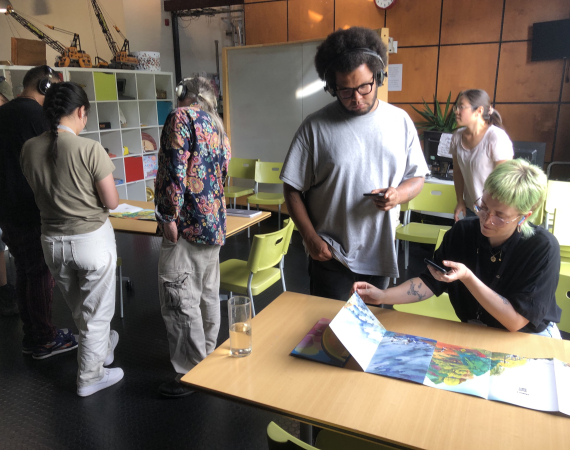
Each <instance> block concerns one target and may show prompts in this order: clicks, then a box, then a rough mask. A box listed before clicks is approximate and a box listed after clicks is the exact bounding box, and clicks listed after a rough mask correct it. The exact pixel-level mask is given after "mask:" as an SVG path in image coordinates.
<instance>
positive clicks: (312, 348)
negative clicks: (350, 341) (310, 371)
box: [291, 318, 350, 367]
mask: <svg viewBox="0 0 570 450" xmlns="http://www.w3.org/2000/svg"><path fill="white" fill-rule="evenodd" d="M330 322H331V320H330V319H326V318H323V319H321V320H319V321H318V322H317V323H316V324H315V326H314V327H313V328H311V331H309V332H308V333H307V335H306V336H305V337H304V338H303V340H302V341H301V342H299V345H297V347H295V348H294V349H293V351H292V352H291V355H293V356H297V357H299V358H305V359H310V360H312V361H317V362H321V363H324V364H329V365H331V366H337V367H343V366H344V365H345V364H346V362H347V361H348V358H350V353H348V351H347V350H346V348H344V346H343V345H342V344H341V342H340V341H339V340H338V338H337V337H336V336H335V334H334V333H333V332H332V331H331V329H330V328H329V324H330Z"/></svg>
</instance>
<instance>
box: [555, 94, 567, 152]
mask: <svg viewBox="0 0 570 450" xmlns="http://www.w3.org/2000/svg"><path fill="white" fill-rule="evenodd" d="M554 161H570V105H568V104H566V105H561V106H560V118H559V119H558V130H557V133H556V144H555V146H554Z"/></svg>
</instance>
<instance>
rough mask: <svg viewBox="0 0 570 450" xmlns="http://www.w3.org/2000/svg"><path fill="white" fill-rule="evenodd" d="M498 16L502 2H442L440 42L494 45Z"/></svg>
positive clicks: (499, 25)
mask: <svg viewBox="0 0 570 450" xmlns="http://www.w3.org/2000/svg"><path fill="white" fill-rule="evenodd" d="M397 6H398V5H396V7H397ZM502 15H503V2H502V1H499V0H451V1H449V0H448V1H445V2H443V14H442V24H441V43H442V44H464V43H470V42H496V41H498V40H499V38H500V35H501V18H502Z"/></svg>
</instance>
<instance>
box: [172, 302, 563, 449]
mask: <svg viewBox="0 0 570 450" xmlns="http://www.w3.org/2000/svg"><path fill="white" fill-rule="evenodd" d="M342 305H343V303H342V302H339V301H336V300H328V299H323V298H319V297H311V296H308V295H302V294H295V293H292V292H285V293H283V294H282V295H280V296H279V297H278V298H277V299H276V300H274V301H273V302H272V303H271V304H270V305H269V306H268V307H266V308H265V309H264V310H263V311H261V312H260V313H259V314H258V315H257V316H256V317H255V318H254V319H253V322H252V328H253V352H252V354H251V355H250V356H248V357H245V358H232V357H230V356H229V341H226V342H225V343H223V344H222V345H221V346H220V347H219V348H218V349H216V350H215V351H214V353H212V354H211V355H210V356H208V357H207V358H206V359H205V360H204V361H202V362H201V363H200V364H198V365H197V366H196V367H195V368H194V369H192V371H190V372H189V373H188V374H186V375H185V376H184V377H183V378H182V381H183V382H185V383H188V384H190V385H191V386H193V387H194V388H196V389H199V390H203V391H206V392H208V393H211V394H213V395H217V396H221V397H224V398H227V399H231V400H235V401H238V402H242V403H246V404H249V405H253V406H256V407H259V408H262V409H266V410H270V411H273V412H277V413H279V414H282V415H285V416H288V417H292V418H294V419H296V420H299V421H301V422H304V423H308V424H313V425H319V426H321V427H325V428H329V429H332V430H337V431H341V432H343V433H346V434H351V435H355V436H360V437H364V438H366V439H369V440H372V441H377V442H385V443H393V444H394V443H397V444H399V445H402V446H405V447H413V448H421V449H438V450H439V449H454V450H455V449H476V450H480V449H481V448H487V447H488V448H493V449H495V448H497V449H499V448H500V449H511V448H512V449H516V450H520V449H533V450H536V449H567V448H570V418H568V417H562V416H557V415H554V414H548V413H544V412H539V411H533V410H530V409H525V408H520V407H517V406H513V405H510V404H505V403H500V402H494V401H490V400H484V399H481V398H477V397H472V396H469V395H462V394H457V393H454V392H447V391H442V390H439V389H433V388H429V387H427V386H423V385H419V384H414V383H408V382H405V381H400V380H396V379H392V378H386V377H381V376H378V375H373V374H367V373H364V372H363V371H362V370H361V369H360V368H359V367H358V366H357V365H356V363H355V362H354V360H352V359H351V360H350V361H349V364H348V365H347V367H345V368H336V367H332V366H327V365H324V364H319V363H316V362H312V361H307V360H302V359H299V358H295V357H292V356H289V353H290V352H291V350H293V348H294V347H295V346H296V345H297V344H298V343H299V342H300V341H301V339H302V338H303V337H304V336H305V334H306V333H307V332H308V331H309V330H310V329H311V327H312V326H313V325H314V324H315V323H316V322H317V320H319V319H320V318H322V317H328V318H331V319H332V318H333V317H334V316H335V315H336V313H337V312H338V311H339V310H340V308H341V307H342ZM371 309H372V311H373V312H374V314H375V315H376V316H377V317H378V318H379V320H380V321H381V322H382V324H383V325H384V326H385V327H386V328H387V329H388V330H391V331H398V332H402V333H408V334H415V335H417V336H423V337H428V338H432V339H437V340H439V341H442V342H446V343H451V344H457V345H462V346H466V347H475V348H482V349H486V350H491V351H498V352H507V353H514V354H518V355H521V356H527V357H555V358H558V359H561V360H563V361H566V362H568V361H570V345H569V343H567V342H565V341H559V340H554V339H550V338H545V337H538V336H532V335H528V334H524V333H509V332H507V331H502V330H497V329H489V328H486V327H481V326H476V325H470V324H463V323H457V322H449V321H445V320H440V319H433V318H430V317H423V316H417V315H413V314H407V313H402V312H398V311H394V310H388V309H380V308H374V307H371Z"/></svg>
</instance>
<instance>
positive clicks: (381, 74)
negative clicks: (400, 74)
mask: <svg viewBox="0 0 570 450" xmlns="http://www.w3.org/2000/svg"><path fill="white" fill-rule="evenodd" d="M357 52H358V53H362V54H364V55H370V56H373V57H375V58H377V59H379V60H380V62H381V63H382V70H380V72H377V73H376V74H375V75H374V78H375V79H376V83H377V84H378V87H380V86H382V85H383V84H384V80H385V79H386V77H387V76H388V74H387V73H386V72H385V71H384V69H386V64H384V60H383V59H382V57H381V56H380V55H379V54H378V53H376V52H375V51H374V50H371V49H369V48H353V49H351V50H348V51H346V52H344V53H341V54H340V55H338V56H337V57H336V58H334V59H333V60H332V61H331V62H330V63H329V65H328V66H327V68H326V69H325V73H324V74H323V78H324V80H325V83H326V84H325V87H324V89H325V92H328V93H329V94H331V95H332V96H333V97H336V93H335V92H334V89H332V88H331V87H330V86H329V84H328V82H327V73H328V71H329V69H330V67H331V66H332V65H333V64H334V63H335V62H336V61H338V60H339V59H340V58H342V57H343V56H346V55H349V54H351V53H357Z"/></svg>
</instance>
